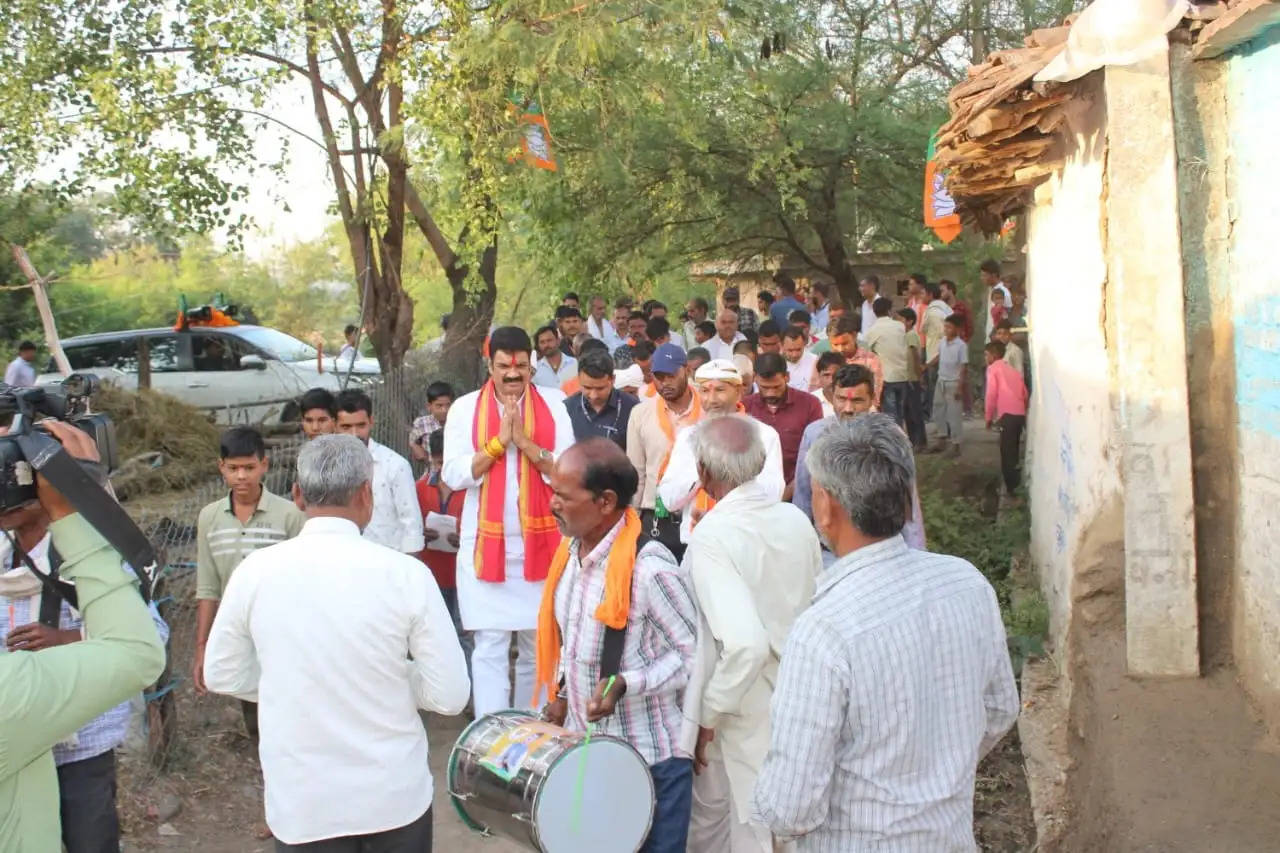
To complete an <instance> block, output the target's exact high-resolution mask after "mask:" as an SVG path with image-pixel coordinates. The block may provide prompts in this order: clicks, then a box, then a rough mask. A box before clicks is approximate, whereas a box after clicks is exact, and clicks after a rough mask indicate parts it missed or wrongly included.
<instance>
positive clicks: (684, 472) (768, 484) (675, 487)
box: [658, 421, 787, 542]
mask: <svg viewBox="0 0 1280 853" xmlns="http://www.w3.org/2000/svg"><path fill="white" fill-rule="evenodd" d="M755 425H756V427H757V428H759V430H760V439H761V440H762V441H763V442H764V469H763V470H762V471H761V472H760V474H759V476H757V477H756V479H755V482H757V483H759V484H760V485H761V486H762V487H763V488H764V490H765V492H766V493H767V494H771V495H773V496H774V498H775V499H776V500H782V493H783V492H784V491H785V490H786V488H787V481H786V479H785V478H784V477H783V476H782V440H781V439H779V438H778V431H777V430H776V429H774V428H773V427H771V426H769V425H768V424H765V423H761V422H760V421H755ZM695 426H696V425H695ZM691 429H692V427H685V428H684V429H682V430H680V432H678V433H676V441H675V444H674V445H673V446H672V448H671V461H669V462H668V463H667V470H666V473H665V474H663V475H662V480H660V481H659V482H658V497H660V498H662V504H663V506H665V507H666V508H667V509H668V510H670V511H671V512H683V513H684V517H683V518H681V520H680V541H681V542H688V541H689V534H690V532H691V530H692V525H693V513H692V512H691V511H689V510H690V509H691V507H690V504H691V503H692V502H693V498H694V495H696V494H697V493H698V462H697V460H696V459H694V458H693V442H692V441H691V440H690V436H691V435H692V432H690V430H691Z"/></svg>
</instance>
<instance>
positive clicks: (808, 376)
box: [787, 352, 818, 393]
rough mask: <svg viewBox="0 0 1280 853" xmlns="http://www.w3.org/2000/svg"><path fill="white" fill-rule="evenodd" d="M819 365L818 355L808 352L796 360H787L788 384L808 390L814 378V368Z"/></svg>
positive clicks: (798, 389)
mask: <svg viewBox="0 0 1280 853" xmlns="http://www.w3.org/2000/svg"><path fill="white" fill-rule="evenodd" d="M817 366H818V357H817V356H816V355H814V354H813V353H811V352H806V353H804V354H803V355H801V356H800V358H799V359H797V360H796V361H794V362H791V361H788V362H787V384H788V385H789V386H791V387H792V388H795V389H796V390H797V391H804V392H806V393H807V392H808V391H809V390H810V384H809V383H810V382H811V381H812V380H813V378H814V377H813V372H814V369H815V368H816V367H817Z"/></svg>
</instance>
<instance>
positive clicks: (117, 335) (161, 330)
mask: <svg viewBox="0 0 1280 853" xmlns="http://www.w3.org/2000/svg"><path fill="white" fill-rule="evenodd" d="M260 328H262V327H261V326H250V325H245V324H241V325H238V326H195V327H194V328H190V329H187V330H186V331H188V332H195V331H200V332H230V333H231V334H235V330H236V329H260ZM172 334H181V332H178V331H177V330H176V329H174V328H173V327H172V326H156V327H154V328H151V329H127V330H125V331H120V332H94V333H92V334H89V335H76V336H75V337H71V338H63V339H62V341H61V343H62V345H63V346H68V345H75V344H96V343H101V342H102V341H116V340H122V339H124V338H136V337H140V336H142V335H172Z"/></svg>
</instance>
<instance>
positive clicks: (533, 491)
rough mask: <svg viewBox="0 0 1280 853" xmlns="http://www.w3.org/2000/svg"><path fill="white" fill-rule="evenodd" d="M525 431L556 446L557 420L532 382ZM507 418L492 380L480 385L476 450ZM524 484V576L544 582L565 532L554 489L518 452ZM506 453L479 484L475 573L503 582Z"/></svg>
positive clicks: (541, 444)
mask: <svg viewBox="0 0 1280 853" xmlns="http://www.w3.org/2000/svg"><path fill="white" fill-rule="evenodd" d="M522 408H523V412H522V414H523V419H524V424H523V426H524V430H525V432H526V433H527V434H528V435H529V436H530V437H531V438H532V439H533V440H534V442H535V443H536V444H537V445H538V446H539V447H545V448H547V449H548V450H550V449H552V448H554V447H555V445H556V422H555V419H554V418H553V417H552V416H551V410H550V409H548V408H547V403H546V401H545V400H543V399H542V395H541V394H539V393H538V391H537V389H536V386H534V385H530V386H529V389H528V390H527V391H525V395H524V401H523V404H522ZM501 423H502V417H501V415H499V414H498V398H497V395H496V394H495V393H494V390H493V380H492V379H491V380H489V381H488V382H486V383H485V384H484V387H483V388H481V389H480V398H479V399H478V400H477V401H476V414H475V420H474V421H473V424H472V428H471V430H472V431H471V439H472V441H474V442H475V445H476V448H477V449H479V448H482V447H484V446H485V443H486V442H488V441H489V439H491V438H494V437H495V436H497V434H498V429H499V427H500V426H501ZM516 456H517V457H518V465H519V470H518V471H517V473H516V476H517V477H519V483H520V533H521V535H522V536H523V538H524V579H525V580H527V581H540V580H543V579H544V578H546V576H547V565H548V564H549V563H550V561H551V557H552V554H553V553H554V551H555V547H556V543H557V542H559V541H560V531H559V530H558V529H557V527H556V520H555V517H554V516H552V515H551V487H550V486H548V485H547V484H546V481H544V480H543V479H542V475H541V474H539V473H538V470H537V469H536V468H535V467H534V465H533V463H532V462H530V461H529V457H528V456H526V455H525V454H523V453H520V452H517V453H516ZM509 473H510V472H509V471H508V470H507V454H506V453H503V454H502V455H501V456H499V457H498V458H497V459H496V460H494V463H493V465H492V466H491V467H490V468H489V471H488V473H486V474H485V476H484V479H483V480H482V481H481V482H480V506H479V515H480V518H479V523H478V524H477V525H476V557H475V559H476V577H477V578H479V579H480V580H482V581H487V582H489V583H502V582H503V581H505V580H506V579H507V563H506V559H507V543H506V536H505V532H504V531H503V525H502V511H503V506H504V504H505V502H506V497H507V476H508V474H509Z"/></svg>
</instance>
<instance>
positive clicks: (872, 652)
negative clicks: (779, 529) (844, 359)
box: [754, 414, 1018, 853]
mask: <svg viewBox="0 0 1280 853" xmlns="http://www.w3.org/2000/svg"><path fill="white" fill-rule="evenodd" d="M809 469H810V472H811V473H812V475H813V518H814V522H815V524H816V525H817V528H818V533H819V534H820V535H821V536H822V537H823V539H824V541H825V542H826V544H827V545H828V547H829V548H830V549H831V550H832V551H833V552H834V553H835V555H836V557H837V558H838V559H837V561H836V563H835V564H834V565H832V566H831V568H829V569H828V570H826V572H824V573H823V574H822V576H821V577H820V578H819V580H818V590H817V593H816V594H815V596H814V600H813V604H812V605H811V606H810V607H809V609H808V610H806V611H805V612H804V613H802V614H801V615H800V617H799V618H798V619H796V622H795V625H794V627H793V628H792V630H791V634H790V636H788V638H787V644H786V648H785V650H784V653H783V655H782V666H781V668H780V669H779V673H778V684H777V687H776V689H775V690H774V695H773V708H772V722H773V730H772V734H771V743H770V748H769V757H768V759H766V761H765V764H764V769H763V770H762V771H761V773H760V779H759V781H758V783H757V785H756V791H755V812H754V814H755V816H756V818H757V819H758V820H760V821H761V822H762V823H764V824H765V825H767V826H769V827H770V828H771V829H772V830H773V832H774V834H775V835H776V836H778V837H779V838H781V839H783V840H788V839H794V840H795V841H796V848H797V850H798V851H801V853H828V851H830V853H836V851H845V850H869V849H872V848H875V849H885V850H890V849H891V850H974V849H976V844H975V843H974V838H973V784H974V776H975V774H976V772H977V765H978V761H979V759H981V758H982V756H983V755H985V754H986V753H987V751H988V750H990V749H991V747H993V746H994V745H995V744H996V743H997V742H998V741H999V740H1000V738H1001V737H1003V735H1004V733H1005V732H1007V731H1008V730H1009V728H1010V727H1011V726H1012V725H1013V723H1014V720H1016V719H1017V716H1018V691H1017V687H1016V686H1015V684H1014V680H1013V669H1012V667H1011V666H1010V663H1009V652H1008V649H1007V648H1006V645H1005V633H1004V625H1003V624H1002V623H1001V621H1000V607H999V605H998V604H997V602H996V595H995V591H994V590H992V588H991V585H990V584H989V583H987V580H986V578H984V577H983V576H982V575H981V574H980V573H979V572H978V570H977V569H975V568H974V567H973V566H972V565H970V564H969V563H967V562H965V561H964V560H961V559H958V558H956V557H946V556H942V555H940V554H930V553H927V552H923V551H915V550H911V549H909V548H908V547H907V545H906V543H905V542H904V541H903V539H902V527H903V525H904V523H905V522H906V519H907V513H908V507H909V505H910V501H911V483H912V480H913V478H914V477H915V462H914V460H913V458H912V454H911V446H910V444H909V443H908V440H907V436H906V434H905V433H903V431H902V430H901V429H900V428H899V427H898V426H897V424H896V423H895V422H894V421H893V419H892V418H890V417H888V416H887V415H882V414H870V415H863V416H862V417H859V418H854V419H852V420H849V421H843V422H841V423H839V424H836V425H834V426H832V427H831V428H830V429H828V430H827V431H826V432H825V433H824V434H823V435H822V436H821V437H820V438H819V439H818V440H817V441H816V442H814V445H813V449H812V450H811V451H810V452H809Z"/></svg>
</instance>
